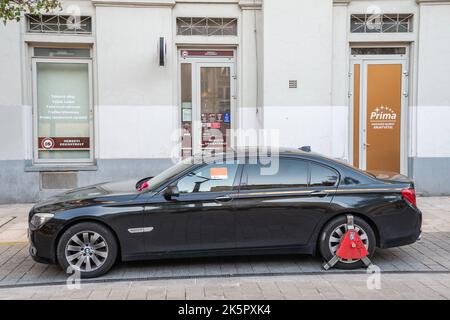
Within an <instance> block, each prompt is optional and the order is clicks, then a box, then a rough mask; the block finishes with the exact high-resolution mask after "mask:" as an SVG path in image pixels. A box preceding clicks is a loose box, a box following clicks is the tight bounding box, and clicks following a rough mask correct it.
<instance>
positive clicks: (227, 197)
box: [216, 194, 233, 202]
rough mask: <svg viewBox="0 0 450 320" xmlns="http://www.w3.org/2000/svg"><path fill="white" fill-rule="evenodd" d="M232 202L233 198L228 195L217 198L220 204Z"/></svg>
mask: <svg viewBox="0 0 450 320" xmlns="http://www.w3.org/2000/svg"><path fill="white" fill-rule="evenodd" d="M231 200H233V198H232V197H230V196H229V195H228V194H227V195H224V196H218V197H217V198H216V201H219V202H228V201H231Z"/></svg>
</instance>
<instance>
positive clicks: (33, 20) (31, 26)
mask: <svg viewBox="0 0 450 320" xmlns="http://www.w3.org/2000/svg"><path fill="white" fill-rule="evenodd" d="M26 21H27V32H33V33H69V34H90V33H92V18H91V17H90V16H75V15H27V16H26Z"/></svg>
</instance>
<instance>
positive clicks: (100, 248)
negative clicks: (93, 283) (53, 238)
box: [57, 222, 117, 278]
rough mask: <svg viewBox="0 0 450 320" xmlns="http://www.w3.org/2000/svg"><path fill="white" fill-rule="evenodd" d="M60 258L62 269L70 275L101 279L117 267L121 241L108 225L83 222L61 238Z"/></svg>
mask: <svg viewBox="0 0 450 320" xmlns="http://www.w3.org/2000/svg"><path fill="white" fill-rule="evenodd" d="M57 257H58V262H59V264H60V265H61V267H62V268H63V269H64V271H65V272H67V273H69V274H73V273H74V272H79V274H80V277H81V278H93V277H98V276H100V275H102V274H104V273H106V272H108V271H109V269H111V267H112V266H113V265H114V262H115V261H116V258H117V242H116V239H115V237H114V235H113V234H112V232H111V231H110V230H109V229H108V228H106V227H105V226H103V225H101V224H98V223H94V222H81V223H78V224H76V225H74V226H72V227H70V228H69V229H67V230H66V232H64V234H63V235H62V236H61V239H60V240H59V243H58V248H57Z"/></svg>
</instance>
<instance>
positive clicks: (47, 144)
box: [41, 138, 55, 150]
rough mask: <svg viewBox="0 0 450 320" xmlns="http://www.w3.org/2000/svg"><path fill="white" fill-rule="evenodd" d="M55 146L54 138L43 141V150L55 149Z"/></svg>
mask: <svg viewBox="0 0 450 320" xmlns="http://www.w3.org/2000/svg"><path fill="white" fill-rule="evenodd" d="M54 146H55V141H53V139H52V138H44V139H42V141H41V147H42V149H47V150H48V149H53V147H54Z"/></svg>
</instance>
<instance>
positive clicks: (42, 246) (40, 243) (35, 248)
mask: <svg viewBox="0 0 450 320" xmlns="http://www.w3.org/2000/svg"><path fill="white" fill-rule="evenodd" d="M28 240H29V245H30V246H29V249H28V252H29V254H30V256H31V257H32V258H33V260H34V261H36V262H39V263H45V264H56V263H57V259H56V248H55V242H56V237H55V235H54V234H53V233H51V232H49V228H48V227H47V226H46V225H44V226H43V227H42V228H41V229H38V230H30V229H28Z"/></svg>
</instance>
